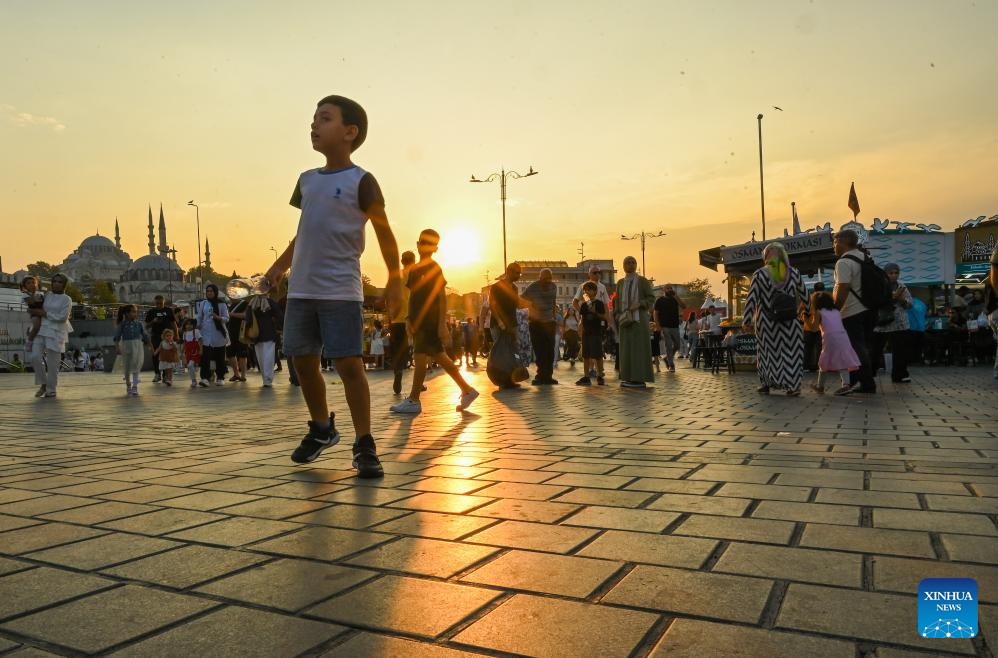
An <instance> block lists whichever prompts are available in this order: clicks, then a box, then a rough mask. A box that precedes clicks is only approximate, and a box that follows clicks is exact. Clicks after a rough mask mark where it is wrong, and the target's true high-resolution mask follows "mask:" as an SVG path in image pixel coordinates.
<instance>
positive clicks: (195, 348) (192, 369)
mask: <svg viewBox="0 0 998 658" xmlns="http://www.w3.org/2000/svg"><path fill="white" fill-rule="evenodd" d="M196 326H197V325H196V324H195V323H194V320H185V321H184V327H183V332H184V333H183V335H182V336H181V337H182V338H183V341H184V364H185V365H186V366H187V372H188V373H189V374H190V376H191V388H197V387H198V372H199V371H200V370H201V332H200V331H198V330H197V329H196Z"/></svg>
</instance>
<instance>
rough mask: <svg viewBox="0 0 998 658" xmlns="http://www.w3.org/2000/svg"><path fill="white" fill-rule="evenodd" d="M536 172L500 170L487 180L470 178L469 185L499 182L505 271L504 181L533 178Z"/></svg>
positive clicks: (504, 266) (473, 176) (503, 265)
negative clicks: (523, 172) (521, 172)
mask: <svg viewBox="0 0 998 658" xmlns="http://www.w3.org/2000/svg"><path fill="white" fill-rule="evenodd" d="M537 173H538V172H536V171H534V168H533V167H531V168H530V171H528V172H527V173H525V174H520V173H517V172H515V171H506V170H505V169H500V170H499V171H497V172H495V173H494V174H490V175H489V176H488V177H487V178H477V177H475V175H474V174H472V176H471V180H470V181H469V182H470V183H491V182H492V181H494V180H498V181H499V198H500V200H502V267H503V270H505V269H506V264H507V260H506V180H507V179H510V178H512V179H516V178H527V177H528V176H535V175H537Z"/></svg>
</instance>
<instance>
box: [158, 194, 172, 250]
mask: <svg viewBox="0 0 998 658" xmlns="http://www.w3.org/2000/svg"><path fill="white" fill-rule="evenodd" d="M159 255H160V256H166V257H167V258H169V257H170V247H169V245H167V244H166V219H164V218H163V204H162V203H161V204H159Z"/></svg>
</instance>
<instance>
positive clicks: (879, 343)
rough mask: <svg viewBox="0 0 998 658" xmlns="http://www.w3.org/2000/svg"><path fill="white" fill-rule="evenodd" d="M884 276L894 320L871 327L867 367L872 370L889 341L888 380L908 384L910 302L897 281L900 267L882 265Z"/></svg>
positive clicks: (895, 264) (909, 294)
mask: <svg viewBox="0 0 998 658" xmlns="http://www.w3.org/2000/svg"><path fill="white" fill-rule="evenodd" d="M884 273H885V274H887V278H888V280H889V281H890V282H891V297H892V298H893V300H894V319H893V320H891V322H890V324H886V325H883V326H878V327H874V328H873V352H872V354H870V365H871V366H872V367H873V368H874V369H876V368H879V367H880V366H879V364H880V362H881V360H882V359H883V356H884V347H885V346H886V345H887V341H888V340H890V341H891V381H892V382H895V383H900V382H904V383H907V382H910V381H911V377H910V376H909V374H908V354H909V352H910V350H911V348H910V347H909V343H910V341H909V340H908V335H909V331H908V330H909V329H910V328H911V325H910V324H909V322H908V309H909V308H911V305H912V299H911V292H909V291H908V286H906V285H904V284H903V283H901V282H900V281H898V278H899V277H900V276H901V267H900V266H899V265H898V264H897V263H887V264H886V265H884Z"/></svg>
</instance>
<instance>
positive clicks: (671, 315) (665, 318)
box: [655, 285, 686, 372]
mask: <svg viewBox="0 0 998 658" xmlns="http://www.w3.org/2000/svg"><path fill="white" fill-rule="evenodd" d="M684 308H686V304H684V303H683V301H682V300H681V299H679V297H677V296H676V291H675V289H673V287H672V286H670V285H666V286H665V290H664V292H663V294H662V296H661V297H659V298H658V299H656V300H655V323H656V324H658V326H659V328H660V329H661V330H662V339H663V340H665V365H666V366H667V367H668V368H669V372H676V361H675V356H676V352H677V351H678V350H679V346H680V344H679V311H680V310H682V309H684Z"/></svg>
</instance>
